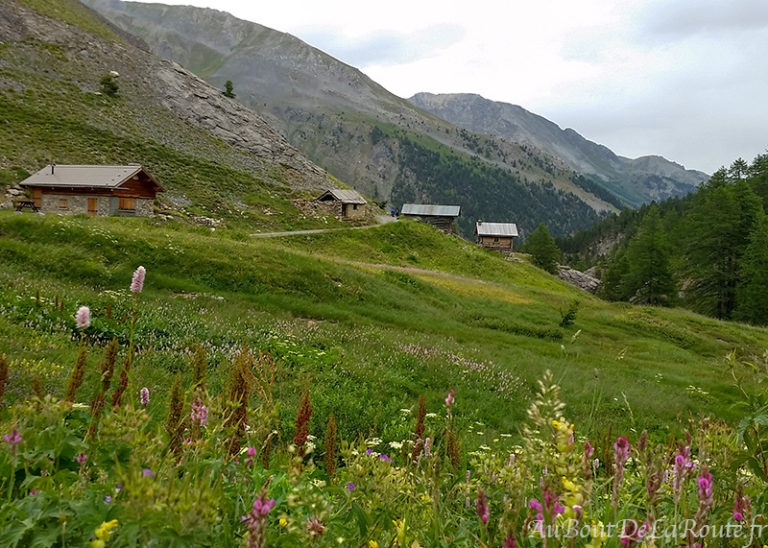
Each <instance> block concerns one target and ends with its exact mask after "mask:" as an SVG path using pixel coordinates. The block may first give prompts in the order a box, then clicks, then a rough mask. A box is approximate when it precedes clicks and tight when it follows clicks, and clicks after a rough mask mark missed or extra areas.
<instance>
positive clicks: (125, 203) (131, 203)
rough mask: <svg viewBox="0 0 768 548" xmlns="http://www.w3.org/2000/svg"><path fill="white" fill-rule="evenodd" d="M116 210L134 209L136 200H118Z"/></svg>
mask: <svg viewBox="0 0 768 548" xmlns="http://www.w3.org/2000/svg"><path fill="white" fill-rule="evenodd" d="M117 207H118V209H130V210H133V209H136V198H120V201H119V202H118V205H117Z"/></svg>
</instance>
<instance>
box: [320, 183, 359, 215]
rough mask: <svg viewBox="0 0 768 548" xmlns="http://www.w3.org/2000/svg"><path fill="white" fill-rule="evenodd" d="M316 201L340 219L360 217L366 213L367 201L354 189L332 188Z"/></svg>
mask: <svg viewBox="0 0 768 548" xmlns="http://www.w3.org/2000/svg"><path fill="white" fill-rule="evenodd" d="M316 201H317V202H318V203H319V204H321V205H322V206H324V207H325V208H326V209H328V210H329V211H330V213H332V214H334V215H336V216H337V217H338V218H340V219H345V220H352V219H362V218H363V217H365V216H366V215H367V214H368V202H366V201H365V198H363V197H362V196H361V195H360V193H358V192H357V191H355V190H345V189H340V188H332V189H329V190H326V191H325V192H323V193H322V194H321V195H320V196H319V197H318V198H317V200H316Z"/></svg>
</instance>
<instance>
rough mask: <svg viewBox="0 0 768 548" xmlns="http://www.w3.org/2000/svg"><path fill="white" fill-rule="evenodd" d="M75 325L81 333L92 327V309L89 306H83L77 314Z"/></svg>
mask: <svg viewBox="0 0 768 548" xmlns="http://www.w3.org/2000/svg"><path fill="white" fill-rule="evenodd" d="M75 325H76V326H77V328H78V329H80V330H81V331H82V330H83V329H87V328H88V327H89V326H90V325H91V309H90V308H88V307H87V306H81V307H80V308H78V309H77V313H76V314H75Z"/></svg>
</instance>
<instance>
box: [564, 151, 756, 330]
mask: <svg viewBox="0 0 768 548" xmlns="http://www.w3.org/2000/svg"><path fill="white" fill-rule="evenodd" d="M767 208H768V154H762V155H758V156H757V157H756V158H755V159H754V160H753V161H752V163H751V164H750V163H747V162H746V161H745V160H743V159H738V160H736V161H735V162H733V164H731V166H730V167H729V168H721V169H720V170H718V171H717V172H716V173H715V174H714V175H712V177H711V178H710V179H709V180H708V181H707V182H706V183H704V184H703V185H702V187H701V188H700V189H699V190H698V191H697V192H696V193H694V194H691V195H689V196H686V197H684V198H675V199H671V200H666V201H664V202H661V203H658V204H657V203H652V204H650V205H649V206H645V207H643V208H641V209H640V210H636V211H634V212H627V211H624V212H622V213H621V214H619V215H613V216H611V217H610V218H608V219H606V220H604V221H601V222H599V223H597V224H596V225H595V226H594V227H592V228H591V229H590V230H588V231H585V232H582V233H579V234H576V235H574V236H573V237H571V238H568V239H563V240H560V241H559V244H560V245H561V246H562V248H563V249H565V250H566V252H567V253H568V255H569V257H570V258H571V259H573V258H575V257H579V256H580V257H582V258H590V257H594V256H595V255H597V253H596V251H595V250H596V249H598V248H599V247H600V245H599V244H603V245H604V244H606V242H608V243H610V242H612V241H613V243H614V245H613V249H612V250H611V251H610V252H609V253H608V254H607V255H603V256H602V257H601V258H600V259H599V261H598V265H599V271H600V272H601V273H602V279H603V288H602V295H603V296H604V297H605V298H607V299H610V300H617V301H629V302H634V303H639V304H649V305H662V306H672V305H679V306H684V307H687V308H690V309H692V310H695V311H697V312H701V313H703V314H707V315H709V316H713V317H716V318H720V319H725V320H738V321H745V322H749V323H753V324H759V325H766V324H768V218H767V217H766V209H767Z"/></svg>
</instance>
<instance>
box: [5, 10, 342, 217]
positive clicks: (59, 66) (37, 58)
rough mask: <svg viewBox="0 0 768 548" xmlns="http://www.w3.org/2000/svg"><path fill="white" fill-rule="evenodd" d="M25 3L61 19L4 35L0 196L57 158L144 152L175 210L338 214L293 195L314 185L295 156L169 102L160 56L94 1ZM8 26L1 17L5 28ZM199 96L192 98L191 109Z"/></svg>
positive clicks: (105, 158) (140, 155) (131, 159)
mask: <svg viewBox="0 0 768 548" xmlns="http://www.w3.org/2000/svg"><path fill="white" fill-rule="evenodd" d="M21 4H23V5H26V6H28V7H30V8H32V9H33V10H36V12H38V13H40V14H41V15H44V16H49V17H52V18H54V19H52V20H49V19H45V18H42V17H40V18H37V17H33V18H30V19H29V21H31V22H32V23H31V24H32V25H34V24H38V23H39V25H41V26H42V25H51V28H54V29H55V30H56V32H55V33H53V32H52V33H51V35H50V39H48V38H47V35H46V37H45V38H44V39H41V38H38V37H35V36H34V35H33V36H30V37H28V38H25V39H23V40H16V39H9V40H0V59H2V63H0V196H1V195H2V194H3V193H4V190H5V187H6V186H7V185H10V184H13V183H15V182H18V181H20V180H21V179H23V178H24V177H25V176H26V175H27V174H28V173H30V172H34V171H37V170H38V169H40V168H42V167H43V166H45V165H46V164H48V163H50V162H52V161H53V162H56V163H59V164H78V163H84V164H91V163H93V164H124V163H141V164H143V165H145V166H146V167H147V169H148V170H149V171H150V172H151V173H152V174H153V175H154V176H156V177H157V179H158V180H159V181H160V182H161V184H162V185H163V186H164V187H165V188H166V189H167V190H168V192H167V193H165V194H161V195H160V198H159V200H160V203H159V206H160V209H161V211H163V212H164V213H167V214H169V215H174V216H178V217H187V216H190V215H206V216H210V217H213V218H216V219H220V220H223V221H224V222H226V223H227V224H228V225H229V226H231V227H240V228H246V227H247V228H248V229H249V230H253V229H277V230H280V229H292V228H312V227H324V226H329V225H331V226H333V225H335V224H337V222H336V221H335V220H334V219H333V218H329V217H325V216H316V217H313V216H305V215H303V214H302V213H301V212H300V211H299V210H298V209H297V208H296V206H295V205H294V203H293V200H295V199H302V198H307V197H310V196H313V195H314V194H315V191H313V190H311V189H309V190H307V185H300V184H296V182H295V181H296V180H300V179H301V177H302V174H301V173H299V172H297V170H296V169H295V167H294V166H290V165H287V164H285V163H284V162H279V161H276V160H274V159H270V158H269V157H268V155H267V154H266V153H265V154H263V155H261V156H259V155H257V154H254V153H252V152H249V151H248V150H245V149H243V148H241V147H238V146H234V145H232V144H230V143H229V142H225V141H224V140H223V139H221V138H218V137H216V136H215V135H214V134H213V133H212V132H211V131H209V128H205V127H202V126H200V125H195V124H193V123H191V122H190V121H188V120H185V119H184V118H183V117H181V116H179V115H178V114H176V113H175V112H174V111H172V110H171V109H169V108H168V107H167V105H166V104H165V102H164V100H163V99H162V94H163V93H164V92H165V91H164V88H163V86H164V83H163V82H161V81H159V80H157V78H159V76H157V74H158V72H157V71H158V70H159V69H158V67H159V64H160V63H161V61H159V60H157V59H156V58H154V57H153V56H151V55H149V54H147V53H145V52H140V51H139V50H136V49H132V47H131V46H129V45H127V44H125V43H123V42H122V41H121V40H120V39H119V37H117V36H116V35H115V34H114V33H113V32H112V31H111V30H110V28H109V27H107V26H106V25H105V24H104V23H102V22H101V20H100V19H99V18H98V16H96V15H95V14H94V13H93V12H91V11H90V10H89V9H88V8H85V7H84V6H83V5H82V4H80V3H79V2H77V1H75V0H66V1H64V2H58V1H56V2H53V1H45V0H26V1H25V2H22V3H21ZM9 5H10V6H11V8H13V6H14V4H13V3H12V2H11V3H10V4H9ZM10 32H13V29H10V28H8V29H3V28H2V27H0V38H3V35H4V33H10ZM29 32H40V33H41V34H45V32H44V31H40V30H39V29H37V28H32V29H31V30H29ZM11 36H12V37H13V35H11ZM68 37H69V38H68ZM83 43H85V44H86V45H85V47H83V46H82V44H83ZM110 70H117V71H118V72H119V73H120V77H119V78H118V79H117V82H118V85H119V91H118V94H117V96H115V97H109V96H107V95H103V94H102V93H101V90H100V84H99V79H100V78H101V76H102V75H103V74H105V73H107V72H109V71H110ZM150 73H151V74H155V76H154V77H153V76H150ZM153 78H154V79H153ZM214 93H216V91H215V90H214ZM202 101H204V99H201V98H199V97H196V96H192V97H190V98H189V108H190V109H193V108H201V106H200V103H201V102H202ZM266 148H267V149H269V147H266ZM302 189H303V190H302Z"/></svg>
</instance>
